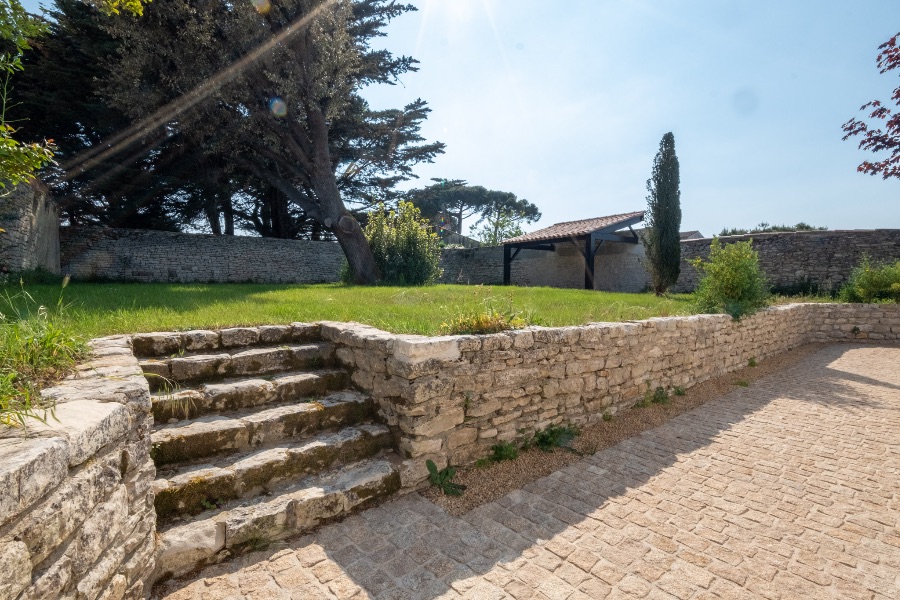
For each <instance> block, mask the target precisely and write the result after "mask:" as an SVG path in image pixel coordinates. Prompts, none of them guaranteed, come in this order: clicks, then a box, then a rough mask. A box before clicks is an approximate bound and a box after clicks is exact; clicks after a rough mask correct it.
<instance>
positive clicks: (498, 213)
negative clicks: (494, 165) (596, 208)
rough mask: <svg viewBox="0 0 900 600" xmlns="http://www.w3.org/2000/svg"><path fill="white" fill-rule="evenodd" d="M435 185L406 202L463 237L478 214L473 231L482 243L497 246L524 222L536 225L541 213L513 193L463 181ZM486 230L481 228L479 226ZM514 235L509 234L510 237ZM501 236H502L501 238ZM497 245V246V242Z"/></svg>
mask: <svg viewBox="0 0 900 600" xmlns="http://www.w3.org/2000/svg"><path fill="white" fill-rule="evenodd" d="M432 181H434V182H435V183H433V184H431V185H429V186H427V187H424V188H419V189H413V190H410V191H409V192H407V193H406V200H407V201H408V202H412V203H413V204H415V205H416V207H417V208H419V210H420V211H421V212H422V216H423V217H425V218H426V219H428V220H429V221H431V222H432V223H434V224H435V225H437V226H440V227H443V228H444V229H449V230H451V231H453V232H455V233H457V234H459V235H462V223H463V221H464V220H465V219H468V218H470V217H473V216H475V215H478V216H479V218H478V220H477V221H476V223H475V225H473V226H472V227H471V228H470V231H472V232H473V233H475V235H477V236H479V237H480V238H481V240H482V241H484V242H486V243H489V244H490V245H496V243H499V242H497V240H498V239H499V240H501V241H502V240H503V239H505V238H506V237H513V236H515V235H517V234H516V233H515V231H516V228H517V227H518V226H519V225H520V224H521V223H523V222H524V223H533V222H535V221H537V220H538V219H540V218H541V212H540V210H539V209H538V207H537V206H535V205H534V204H532V203H531V202H529V201H527V200H525V199H524V198H523V199H521V200H520V199H519V198H517V197H516V195H515V194H513V193H510V192H501V191H497V190H489V189H487V188H484V187H482V186H480V185H469V184H468V183H467V182H466V181H464V180H462V179H439V178H437V179H432ZM482 224H484V227H482V228H481V229H479V225H482ZM510 233H511V234H512V235H509V234H510ZM498 236H500V237H499V238H498ZM494 242H496V243H494Z"/></svg>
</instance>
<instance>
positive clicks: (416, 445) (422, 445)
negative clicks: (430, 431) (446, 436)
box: [400, 438, 444, 458]
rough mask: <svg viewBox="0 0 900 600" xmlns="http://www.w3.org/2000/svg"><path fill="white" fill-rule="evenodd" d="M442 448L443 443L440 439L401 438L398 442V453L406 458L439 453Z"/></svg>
mask: <svg viewBox="0 0 900 600" xmlns="http://www.w3.org/2000/svg"><path fill="white" fill-rule="evenodd" d="M443 446H444V441H443V440H441V439H422V440H417V439H410V438H403V439H402V440H400V451H401V452H402V453H403V454H404V455H405V456H406V457H407V458H415V457H417V456H423V455H425V454H437V453H439V452H440V451H441V450H442V449H443Z"/></svg>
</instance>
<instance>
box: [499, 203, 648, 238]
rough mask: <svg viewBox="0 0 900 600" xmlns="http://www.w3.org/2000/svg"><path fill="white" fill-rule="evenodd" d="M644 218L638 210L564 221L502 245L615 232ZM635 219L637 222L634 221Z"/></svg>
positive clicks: (642, 213)
mask: <svg viewBox="0 0 900 600" xmlns="http://www.w3.org/2000/svg"><path fill="white" fill-rule="evenodd" d="M643 218H644V211H642V210H638V211H635V212H630V213H623V214H621V215H609V216H607V217H596V218H594V219H582V220H580V221H566V222H565V223H557V224H555V225H551V226H550V227H545V228H544V229H538V230H537V231H532V232H531V233H526V234H524V235H520V236H518V237H514V238H510V239H508V240H504V241H503V243H504V244H526V243H534V242H549V241H551V240H567V239H569V238H577V237H582V236H585V235H590V234H592V233H595V232H597V231H600V230H604V231H615V230H617V229H621V228H622V227H625V226H626V225H631V224H634V223H638V222H640V221H641V220H643ZM635 219H637V220H635Z"/></svg>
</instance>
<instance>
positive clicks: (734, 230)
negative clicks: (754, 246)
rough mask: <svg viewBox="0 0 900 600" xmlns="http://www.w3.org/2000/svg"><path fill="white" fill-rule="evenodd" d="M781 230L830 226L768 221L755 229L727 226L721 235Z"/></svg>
mask: <svg viewBox="0 0 900 600" xmlns="http://www.w3.org/2000/svg"><path fill="white" fill-rule="evenodd" d="M779 231H828V228H827V227H816V226H815V225H810V224H809V223H804V222H803V221H800V222H799V223H797V224H796V225H769V224H768V223H765V222H763V223H760V224H759V225H757V226H756V227H754V228H753V229H740V228H738V227H733V228H731V229H728V228H727V227H726V228H725V229H723V230H722V232H721V233H720V234H719V235H744V234H747V233H773V232H779Z"/></svg>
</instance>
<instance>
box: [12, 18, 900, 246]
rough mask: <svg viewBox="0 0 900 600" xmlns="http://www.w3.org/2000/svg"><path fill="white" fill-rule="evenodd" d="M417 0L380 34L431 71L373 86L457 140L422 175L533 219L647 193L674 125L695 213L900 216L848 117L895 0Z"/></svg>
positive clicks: (696, 217)
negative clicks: (424, 111) (424, 109)
mask: <svg viewBox="0 0 900 600" xmlns="http://www.w3.org/2000/svg"><path fill="white" fill-rule="evenodd" d="M157 1H163V0H157ZM412 3H413V4H415V5H416V6H417V7H418V8H419V11H418V12H415V13H411V14H407V15H404V16H403V17H401V18H400V19H398V20H397V21H396V22H394V23H393V24H392V25H391V26H390V27H389V29H388V30H387V33H388V36H387V37H386V38H382V39H381V41H380V42H381V43H382V44H383V45H384V46H385V47H387V48H389V49H390V50H392V51H393V52H395V53H398V54H409V55H412V56H414V57H415V58H417V59H419V60H420V61H421V64H420V65H419V67H420V71H419V72H418V73H411V74H408V75H406V76H405V77H404V78H403V80H402V82H401V84H400V85H397V86H379V87H377V88H372V89H370V90H367V91H366V96H367V97H368V98H369V100H370V102H371V103H372V105H373V106H374V107H378V108H384V107H396V106H400V105H402V104H404V103H406V102H409V101H412V100H414V99H416V98H419V97H421V98H423V99H425V100H426V101H428V103H429V105H430V106H431V109H432V113H431V116H430V118H429V119H428V121H427V122H426V123H425V126H424V128H423V133H424V135H425V136H426V138H427V139H429V140H434V139H437V140H440V141H442V142H445V143H446V144H447V152H446V153H445V154H444V155H442V156H440V157H438V158H437V159H436V160H435V162H434V164H428V165H422V166H420V167H419V168H418V169H417V173H418V175H419V176H420V177H421V179H420V180H419V181H418V182H415V183H414V184H413V185H426V184H428V183H429V181H428V179H429V178H431V177H445V178H451V179H465V180H467V181H469V182H470V183H472V184H477V185H483V186H485V187H489V188H493V189H499V190H504V191H509V192H514V193H515V194H517V195H518V196H519V197H521V198H527V199H528V200H530V201H531V202H534V203H535V204H537V205H538V206H539V207H540V208H541V210H542V211H543V215H544V216H543V218H542V219H541V221H540V222H539V223H537V224H534V225H531V226H529V227H527V228H526V229H529V230H531V229H536V228H539V227H544V226H548V225H551V224H553V223H555V222H559V221H567V220H574V219H583V218H589V217H594V216H601V215H607V214H613V213H619V212H627V211H631V210H640V209H642V208H643V207H644V206H645V205H646V200H645V197H646V180H647V178H648V177H649V175H650V170H651V165H652V161H653V157H654V155H655V154H656V152H657V150H658V147H659V141H660V138H661V137H662V135H663V134H664V133H666V132H667V131H672V132H673V133H674V134H675V146H676V151H677V154H678V157H679V159H680V162H681V190H682V212H683V220H682V229H684V230H689V229H699V230H700V231H702V232H703V233H704V234H707V235H710V234H714V233H718V232H719V231H720V230H721V229H722V228H723V227H751V226H753V225H755V224H757V223H759V222H761V221H767V222H769V223H779V224H780V223H788V224H793V223H796V222H798V221H806V222H808V223H812V224H815V225H825V226H828V227H829V228H831V229H853V228H876V227H891V228H896V227H900V197H898V195H900V194H898V192H900V185H898V184H900V182H897V181H883V180H882V179H881V178H876V177H870V176H866V175H862V174H859V173H857V172H856V166H857V164H859V162H861V161H862V160H863V159H865V158H871V157H872V155H867V154H866V153H863V152H862V151H860V150H857V148H856V143H855V142H853V141H848V142H843V141H841V135H842V132H841V129H840V127H841V124H842V123H844V122H845V121H846V120H847V119H849V118H850V117H853V116H856V115H857V114H858V111H857V109H858V108H859V106H860V105H862V104H863V103H864V102H867V101H868V100H871V99H875V98H879V99H883V100H887V99H888V98H889V96H890V93H891V91H892V90H893V88H894V87H896V86H897V85H898V83H900V81H898V76H897V74H896V73H894V74H890V75H880V74H879V73H878V71H877V69H876V66H875V57H876V55H877V47H878V45H879V44H881V43H882V42H884V41H885V40H887V39H888V38H889V37H890V36H891V35H893V34H894V33H896V32H897V31H898V30H900V2H898V1H897V0H858V1H856V2H848V1H846V0H790V1H784V0H779V1H776V0H755V1H753V2H751V1H749V0H741V1H737V0H690V1H684V0H682V1H676V0H614V1H607V0H569V1H567V2H548V1H546V0H545V1H543V2H538V1H536V0H412ZM25 4H26V6H28V7H29V8H33V7H34V6H35V5H36V2H34V1H33V0H26V2H25Z"/></svg>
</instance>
